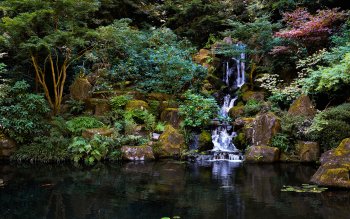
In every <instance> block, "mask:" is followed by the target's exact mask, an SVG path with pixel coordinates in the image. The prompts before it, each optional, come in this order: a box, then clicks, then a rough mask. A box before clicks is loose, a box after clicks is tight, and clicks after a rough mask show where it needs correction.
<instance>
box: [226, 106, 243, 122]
mask: <svg viewBox="0 0 350 219" xmlns="http://www.w3.org/2000/svg"><path fill="white" fill-rule="evenodd" d="M243 114H244V106H234V107H232V108H231V109H230V110H229V111H228V115H229V116H230V118H231V119H236V118H238V117H240V116H241V115H243Z"/></svg>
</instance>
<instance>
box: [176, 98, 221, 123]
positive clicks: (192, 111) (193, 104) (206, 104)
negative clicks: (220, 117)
mask: <svg viewBox="0 0 350 219" xmlns="http://www.w3.org/2000/svg"><path fill="white" fill-rule="evenodd" d="M185 98H186V99H185V101H184V103H183V104H182V105H180V107H179V112H180V114H181V115H182V116H183V118H184V120H183V124H184V125H185V126H189V127H200V126H205V125H208V124H209V122H210V121H211V120H212V119H214V118H215V116H216V115H217V112H218V111H219V106H218V104H217V103H216V101H215V99H214V98H212V97H204V96H202V95H199V94H194V93H191V92H186V93H185Z"/></svg>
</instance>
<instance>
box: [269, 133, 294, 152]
mask: <svg viewBox="0 0 350 219" xmlns="http://www.w3.org/2000/svg"><path fill="white" fill-rule="evenodd" d="M292 144H293V143H292V141H291V140H290V138H289V136H288V135H286V134H282V133H277V134H276V135H275V136H273V137H272V139H271V146H272V147H277V148H279V149H281V150H282V151H284V152H287V151H288V150H290V146H291V145H292Z"/></svg>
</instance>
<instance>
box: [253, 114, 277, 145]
mask: <svg viewBox="0 0 350 219" xmlns="http://www.w3.org/2000/svg"><path fill="white" fill-rule="evenodd" d="M252 129H253V136H252V141H253V145H269V144H270V143H271V139H272V137H273V136H275V135H276V134H277V133H278V132H279V131H280V130H281V120H280V118H279V117H277V116H276V115H275V114H273V113H272V112H268V113H263V114H260V115H259V116H257V117H256V118H255V120H254V122H253V124H252Z"/></svg>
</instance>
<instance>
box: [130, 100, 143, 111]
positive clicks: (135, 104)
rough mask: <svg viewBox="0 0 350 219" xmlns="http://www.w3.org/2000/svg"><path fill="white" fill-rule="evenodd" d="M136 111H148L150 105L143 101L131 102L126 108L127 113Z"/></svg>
mask: <svg viewBox="0 0 350 219" xmlns="http://www.w3.org/2000/svg"><path fill="white" fill-rule="evenodd" d="M135 109H142V110H144V109H147V110H148V109H149V105H148V103H146V102H145V101H143V100H130V101H129V102H128V103H127V104H126V106H125V110H126V111H132V110H135Z"/></svg>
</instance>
